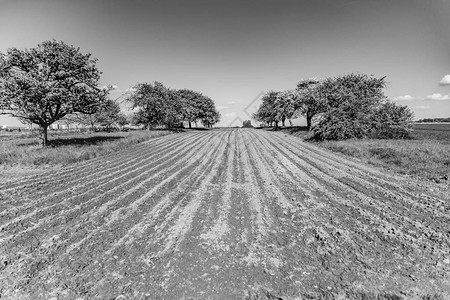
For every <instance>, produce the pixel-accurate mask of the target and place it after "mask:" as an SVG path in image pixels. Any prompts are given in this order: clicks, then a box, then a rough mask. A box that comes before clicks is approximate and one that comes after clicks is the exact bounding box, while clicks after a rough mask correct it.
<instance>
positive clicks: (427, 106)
mask: <svg viewBox="0 0 450 300" xmlns="http://www.w3.org/2000/svg"><path fill="white" fill-rule="evenodd" d="M413 108H417V109H429V108H431V106H429V105H419V106H414V107H413Z"/></svg>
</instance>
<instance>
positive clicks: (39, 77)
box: [0, 40, 110, 146]
mask: <svg viewBox="0 0 450 300" xmlns="http://www.w3.org/2000/svg"><path fill="white" fill-rule="evenodd" d="M96 63H97V59H95V58H91V54H82V53H81V52H80V50H79V48H75V47H73V46H69V45H67V44H65V43H64V42H57V41H55V40H53V41H45V42H43V43H41V44H39V45H38V46H37V47H36V48H31V49H25V50H19V49H17V48H11V49H8V50H7V52H6V54H2V53H0V114H9V115H12V116H14V117H18V118H19V119H22V120H28V121H29V122H31V123H34V124H37V125H39V127H40V129H41V134H42V144H43V145H44V146H46V145H47V143H48V139H47V129H48V127H49V126H50V125H51V124H53V123H54V122H56V121H58V120H60V119H62V118H63V117H65V116H66V115H69V114H73V113H77V112H80V113H85V114H92V113H95V112H96V111H97V110H98V108H99V107H100V106H101V105H102V103H103V102H105V101H106V99H107V94H108V92H109V91H110V88H104V89H101V88H99V87H98V82H99V79H100V74H101V72H100V71H99V70H98V69H97V66H96Z"/></svg>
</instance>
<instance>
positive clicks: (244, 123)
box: [242, 120, 253, 128]
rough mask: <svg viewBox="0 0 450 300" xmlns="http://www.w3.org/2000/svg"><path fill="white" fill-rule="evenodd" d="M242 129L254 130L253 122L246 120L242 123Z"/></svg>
mask: <svg viewBox="0 0 450 300" xmlns="http://www.w3.org/2000/svg"><path fill="white" fill-rule="evenodd" d="M242 127H244V128H253V125H252V121H250V120H245V121H244V122H242Z"/></svg>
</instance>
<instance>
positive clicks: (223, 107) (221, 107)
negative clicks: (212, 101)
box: [217, 105, 228, 110]
mask: <svg viewBox="0 0 450 300" xmlns="http://www.w3.org/2000/svg"><path fill="white" fill-rule="evenodd" d="M226 108H228V106H223V105H218V106H217V109H218V110H222V109H226Z"/></svg>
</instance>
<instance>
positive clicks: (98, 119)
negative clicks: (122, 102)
mask: <svg viewBox="0 0 450 300" xmlns="http://www.w3.org/2000/svg"><path fill="white" fill-rule="evenodd" d="M120 114H121V111H120V107H119V104H117V103H116V102H115V101H114V100H111V99H108V100H107V101H106V102H105V103H104V104H103V105H102V106H101V107H100V108H99V109H98V110H97V112H95V113H94V114H92V115H87V116H92V118H90V120H91V121H92V123H93V124H98V125H100V126H104V127H106V130H108V131H110V129H111V127H112V126H113V125H114V124H117V123H118V121H119V118H120Z"/></svg>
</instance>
